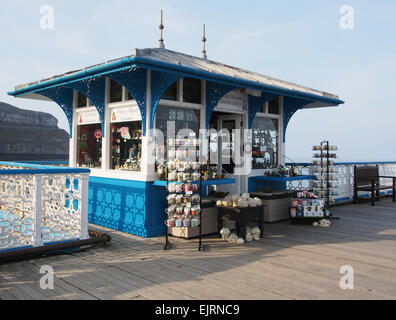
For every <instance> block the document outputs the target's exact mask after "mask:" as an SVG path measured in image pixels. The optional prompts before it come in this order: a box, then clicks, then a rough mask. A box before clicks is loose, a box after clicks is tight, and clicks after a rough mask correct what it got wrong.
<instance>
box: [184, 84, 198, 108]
mask: <svg viewBox="0 0 396 320" xmlns="http://www.w3.org/2000/svg"><path fill="white" fill-rule="evenodd" d="M201 93H202V87H201V80H199V79H191V78H185V79H184V80H183V101H184V102H189V103H196V104H201V103H202V100H201V99H202V94H201Z"/></svg>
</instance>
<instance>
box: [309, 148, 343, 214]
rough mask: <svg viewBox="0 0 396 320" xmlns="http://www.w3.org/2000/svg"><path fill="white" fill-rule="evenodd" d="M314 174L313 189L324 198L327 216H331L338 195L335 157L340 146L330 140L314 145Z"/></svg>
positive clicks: (318, 195)
mask: <svg viewBox="0 0 396 320" xmlns="http://www.w3.org/2000/svg"><path fill="white" fill-rule="evenodd" d="M313 150H314V151H316V153H315V154H314V159H315V160H314V161H313V164H314V175H315V181H314V183H313V190H314V193H315V194H316V196H317V197H319V198H324V199H325V200H326V204H325V209H326V213H325V217H326V218H329V217H330V216H331V215H330V206H331V205H332V204H335V197H336V195H337V192H336V187H337V183H336V181H337V176H336V173H337V169H336V167H335V159H336V158H337V155H336V153H334V151H337V150H338V148H337V147H335V146H331V145H330V144H329V141H323V142H321V144H320V146H314V147H313Z"/></svg>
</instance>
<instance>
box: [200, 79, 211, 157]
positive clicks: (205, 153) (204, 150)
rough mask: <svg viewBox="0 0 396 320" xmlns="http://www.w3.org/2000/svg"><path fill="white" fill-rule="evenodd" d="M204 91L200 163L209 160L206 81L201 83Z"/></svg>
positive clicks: (202, 96) (202, 97) (202, 92)
mask: <svg viewBox="0 0 396 320" xmlns="http://www.w3.org/2000/svg"><path fill="white" fill-rule="evenodd" d="M201 83H202V87H201V88H202V89H201V104H202V108H201V116H200V123H201V125H200V130H201V132H200V137H199V138H200V139H201V148H200V161H201V162H202V160H203V159H206V160H209V134H208V131H207V130H206V80H203V81H201Z"/></svg>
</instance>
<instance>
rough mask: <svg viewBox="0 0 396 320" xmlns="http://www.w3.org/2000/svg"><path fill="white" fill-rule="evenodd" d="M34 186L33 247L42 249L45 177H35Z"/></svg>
mask: <svg viewBox="0 0 396 320" xmlns="http://www.w3.org/2000/svg"><path fill="white" fill-rule="evenodd" d="M33 184H34V191H33V193H34V194H33V199H34V226H35V228H34V230H35V234H34V243H33V246H34V247H40V246H42V245H43V238H42V230H41V223H42V215H41V212H42V187H43V175H34V176H33Z"/></svg>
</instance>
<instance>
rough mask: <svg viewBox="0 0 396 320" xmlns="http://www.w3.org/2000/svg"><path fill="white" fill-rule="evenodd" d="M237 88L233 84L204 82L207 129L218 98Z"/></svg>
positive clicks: (218, 100)
mask: <svg viewBox="0 0 396 320" xmlns="http://www.w3.org/2000/svg"><path fill="white" fill-rule="evenodd" d="M235 89H238V88H237V87H234V86H229V85H224V84H220V83H216V82H211V81H207V82H206V124H205V125H206V127H205V128H206V129H209V123H210V119H211V118H212V114H213V111H214V109H215V108H216V107H217V105H218V104H219V102H220V100H221V99H222V98H223V97H224V96H225V95H226V94H228V93H229V92H231V91H233V90H235Z"/></svg>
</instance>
